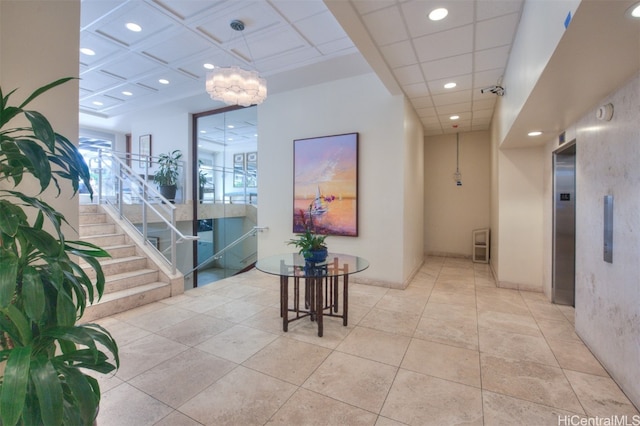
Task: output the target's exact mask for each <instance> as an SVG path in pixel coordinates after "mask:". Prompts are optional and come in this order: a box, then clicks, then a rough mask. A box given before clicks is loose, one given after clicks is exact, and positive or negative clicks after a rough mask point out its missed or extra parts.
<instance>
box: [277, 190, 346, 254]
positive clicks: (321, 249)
mask: <svg viewBox="0 0 640 426" xmlns="http://www.w3.org/2000/svg"><path fill="white" fill-rule="evenodd" d="M335 198H336V197H335V196H333V195H330V196H327V197H325V196H321V195H319V194H318V195H316V198H315V199H314V200H313V201H312V202H311V204H309V208H308V209H307V211H304V210H302V209H300V210H299V211H298V219H299V221H300V223H302V225H303V227H304V232H303V233H302V234H298V235H297V237H296V238H292V239H290V240H289V241H288V242H287V244H289V245H294V246H296V247H298V248H299V251H298V253H300V255H302V257H304V258H305V260H307V261H308V262H312V263H318V262H324V260H325V259H326V258H327V254H328V248H327V246H326V244H325V239H326V238H327V235H324V234H318V233H317V229H316V227H315V225H314V222H313V217H314V216H319V215H324V214H326V212H327V204H328V203H330V202H332V201H333V200H335Z"/></svg>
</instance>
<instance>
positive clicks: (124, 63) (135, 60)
mask: <svg viewBox="0 0 640 426" xmlns="http://www.w3.org/2000/svg"><path fill="white" fill-rule="evenodd" d="M158 65H159V64H158V63H157V62H155V61H153V60H151V59H147V58H145V57H143V56H140V55H139V54H137V53H127V54H125V55H124V56H122V57H121V58H120V59H119V60H117V61H113V62H110V63H108V64H106V65H105V66H103V67H101V69H102V71H103V72H107V73H109V74H111V75H114V76H119V77H122V78H123V79H130V78H134V77H138V76H141V75H143V74H147V73H149V72H153V71H155V70H157V69H158Z"/></svg>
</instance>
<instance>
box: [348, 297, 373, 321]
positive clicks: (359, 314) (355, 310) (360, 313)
mask: <svg viewBox="0 0 640 426" xmlns="http://www.w3.org/2000/svg"><path fill="white" fill-rule="evenodd" d="M370 310H371V307H370V306H362V305H358V304H356V303H351V298H349V315H348V318H347V320H348V322H347V324H348V325H358V324H360V322H361V321H362V319H363V318H364V317H365V316H367V314H368V313H369V311H370Z"/></svg>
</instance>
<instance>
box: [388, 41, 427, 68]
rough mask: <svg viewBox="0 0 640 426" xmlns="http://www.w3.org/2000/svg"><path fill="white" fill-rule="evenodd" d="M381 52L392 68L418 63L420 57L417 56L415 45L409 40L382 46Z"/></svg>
mask: <svg viewBox="0 0 640 426" xmlns="http://www.w3.org/2000/svg"><path fill="white" fill-rule="evenodd" d="M380 52H381V53H382V56H384V59H385V60H386V61H387V64H389V67H390V68H392V69H393V68H398V67H402V66H405V65H412V64H417V63H418V58H416V54H415V51H414V50H413V46H412V45H411V42H409V41H401V42H398V43H394V44H390V45H388V46H381V47H380Z"/></svg>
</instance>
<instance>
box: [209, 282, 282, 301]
mask: <svg viewBox="0 0 640 426" xmlns="http://www.w3.org/2000/svg"><path fill="white" fill-rule="evenodd" d="M278 288H279V287H278ZM260 291H262V289H261V288H260V287H254V286H251V285H246V284H240V283H235V284H233V285H228V286H225V287H222V288H218V289H216V290H214V291H212V293H211V294H217V295H218V296H224V297H228V298H230V299H241V298H243V297H245V296H250V295H252V294H256V293H259V292H260Z"/></svg>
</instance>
